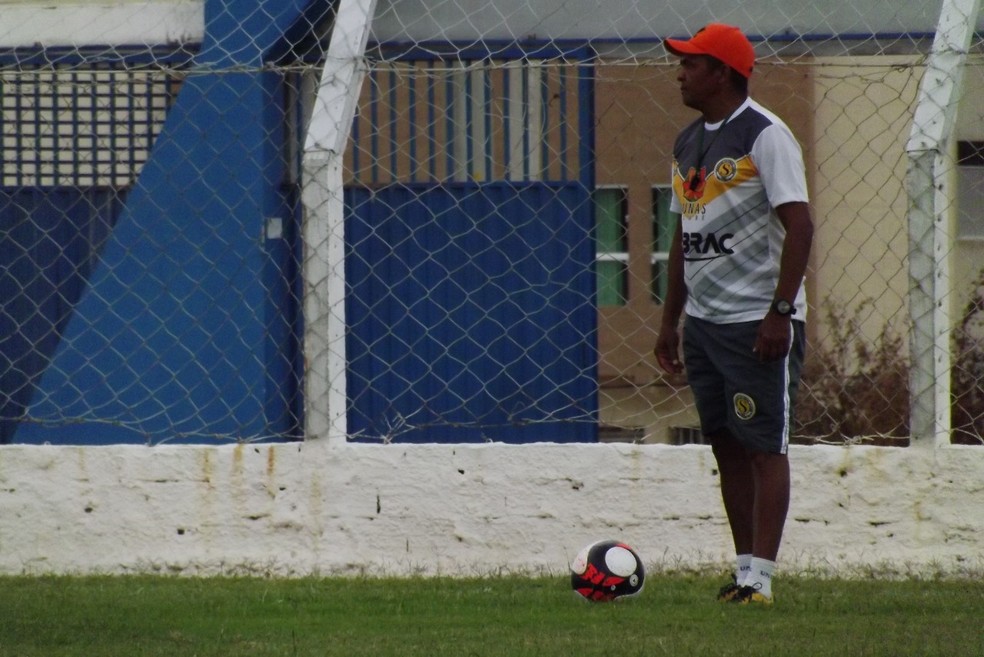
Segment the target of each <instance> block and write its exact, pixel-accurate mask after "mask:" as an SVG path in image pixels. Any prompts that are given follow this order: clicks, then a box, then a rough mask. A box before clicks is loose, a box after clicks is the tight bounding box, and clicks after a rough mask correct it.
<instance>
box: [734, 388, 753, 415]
mask: <svg viewBox="0 0 984 657" xmlns="http://www.w3.org/2000/svg"><path fill="white" fill-rule="evenodd" d="M734 403H735V415H737V416H738V419H739V420H751V419H752V418H753V417H755V400H754V399H752V398H751V397H749V396H748V395H746V394H745V393H743V392H739V393H736V394H735V396H734Z"/></svg>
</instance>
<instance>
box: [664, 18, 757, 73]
mask: <svg viewBox="0 0 984 657" xmlns="http://www.w3.org/2000/svg"><path fill="white" fill-rule="evenodd" d="M663 46H664V47H665V48H666V49H667V50H669V51H670V52H671V53H673V54H674V55H710V56H711V57H713V58H715V59H718V60H720V61H722V62H724V63H725V64H727V65H728V66H730V67H731V68H733V69H735V70H736V71H738V72H739V73H741V74H742V75H744V76H745V77H746V78H747V77H751V75H752V67H753V66H755V49H754V48H753V47H752V44H751V42H750V41H749V40H748V37H746V36H745V35H744V34H743V33H742V31H741V30H739V29H738V28H737V27H735V26H733V25H724V24H722V23H709V24H708V25H706V26H705V27H703V28H701V29H700V30H698V32H697V34H695V35H693V36H692V37H691V38H690V39H689V40H687V41H683V40H681V39H666V40H664V41H663Z"/></svg>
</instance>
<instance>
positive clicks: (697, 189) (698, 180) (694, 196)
mask: <svg viewBox="0 0 984 657" xmlns="http://www.w3.org/2000/svg"><path fill="white" fill-rule="evenodd" d="M706 185H707V170H706V169H705V168H704V167H701V168H700V171H698V170H697V169H696V168H694V167H690V170H689V171H688V172H687V178H686V183H684V185H683V197H684V198H685V199H687V200H688V201H699V200H700V199H701V198H702V197H703V196H704V187H705V186H706Z"/></svg>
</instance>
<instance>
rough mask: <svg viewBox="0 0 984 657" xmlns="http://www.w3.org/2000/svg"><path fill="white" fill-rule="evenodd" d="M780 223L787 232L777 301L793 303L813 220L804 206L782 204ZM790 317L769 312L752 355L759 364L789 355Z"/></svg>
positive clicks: (807, 255) (810, 241)
mask: <svg viewBox="0 0 984 657" xmlns="http://www.w3.org/2000/svg"><path fill="white" fill-rule="evenodd" d="M776 214H777V215H779V221H781V222H782V225H783V227H785V229H786V238H785V240H784V241H783V244H782V257H781V259H780V263H779V282H778V284H777V285H776V292H775V297H774V298H776V299H785V300H787V301H790V302H792V301H793V300H794V299H796V294H797V293H798V292H799V288H800V285H802V283H803V277H804V276H805V275H806V267H807V265H808V264H809V261H810V248H811V247H812V245H813V219H812V218H811V217H810V207H809V205H807V204H806V203H802V202H797V203H784V204H782V205H780V206H779V207H777V208H776ZM790 320H791V318H790V317H789V316H785V317H784V316H781V315H778V314H776V313H775V312H774V311H771V310H770V311H769V312H768V313H767V314H766V316H765V318H764V319H763V320H762V325H761V326H760V327H759V334H758V340H757V341H756V343H755V352H756V353H757V354H758V356H759V358H760V359H761V360H778V359H780V358H784V357H785V356H786V354H787V353H789V344H790V334H791V330H792V329H791V327H790Z"/></svg>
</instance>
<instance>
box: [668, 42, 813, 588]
mask: <svg viewBox="0 0 984 657" xmlns="http://www.w3.org/2000/svg"><path fill="white" fill-rule="evenodd" d="M664 45H665V47H666V49H667V50H668V51H670V52H671V53H673V54H674V55H677V56H679V57H680V58H681V60H680V73H679V75H678V76H677V80H678V81H679V83H680V93H681V95H682V98H683V103H684V105H686V106H687V107H690V108H693V109H695V110H697V111H698V112H700V113H701V116H700V117H699V118H698V119H697V120H696V121H695V122H694V123H692V124H691V125H689V126H688V127H686V128H685V129H684V130H683V131H682V132H681V133H680V135H679V136H678V137H677V141H676V144H675V146H674V148H673V200H672V202H671V207H670V209H671V211H672V212H674V213H677V214H679V217H680V218H679V221H678V222H677V228H676V236H675V237H674V240H673V244H672V246H671V248H670V260H669V290H668V292H667V295H666V301H665V304H664V307H663V318H662V323H661V327H660V332H659V337H658V338H657V341H656V347H655V349H654V352H655V354H656V358H657V360H658V361H659V365H660V367H662V368H663V369H664V370H666V371H667V372H670V373H679V372H682V371H683V370H684V363H685V366H686V372H687V379H688V382H689V384H690V387H691V390H692V391H693V394H694V400H695V403H696V406H697V412H698V415H699V416H700V423H701V431H702V432H703V433H704V435H705V436H707V438H708V440H709V441H710V443H711V446H712V449H713V452H714V456H715V458H716V459H717V463H718V471H719V472H720V476H721V495H722V498H723V501H724V508H725V512H726V513H727V516H728V522H729V524H730V527H731V534H732V538H733V539H734V545H735V551H736V554H737V566H736V571H735V579H734V582H733V583H730V584H728V585H727V586H725V587H724V588H722V589H721V592H720V593H719V595H718V598H719V599H720V600H723V601H728V602H737V603H745V604H747V603H762V604H771V603H772V601H773V596H772V573H773V570H774V568H775V562H776V556H777V554H778V551H779V544H780V542H781V540H782V532H783V527H784V525H785V521H786V512H787V510H788V508H789V461H788V458H787V447H788V443H789V431H790V424H791V422H792V405H793V400H794V397H795V393H796V387H797V385H798V383H799V375H800V370H801V368H802V363H803V352H804V348H805V335H804V319H805V316H806V298H805V291H804V288H803V278H804V275H805V272H806V267H807V262H808V260H809V255H810V247H811V244H812V241H813V221H812V219H811V218H810V211H809V206H808V196H807V189H806V175H805V171H804V165H803V155H802V151H801V149H800V147H799V144H798V143H797V142H796V139H795V138H794V137H793V135H792V133H791V132H790V130H789V128H788V127H786V125H785V124H784V123H783V122H782V121H781V120H780V119H779V118H778V117H777V116H776V115H774V114H773V113H772V112H770V111H768V110H767V109H765V108H764V107H762V106H761V105H759V104H758V103H757V102H755V101H754V100H752V99H751V98H749V96H748V78H749V77H750V76H751V74H752V68H753V66H754V64H755V51H754V49H753V48H752V45H751V43H750V42H749V41H748V39H747V38H746V37H745V35H744V34H742V32H741V31H740V30H739V29H738V28H736V27H732V26H729V25H722V24H718V23H712V24H710V25H708V26H706V27H705V28H703V29H702V30H700V31H699V32H697V34H695V35H694V36H693V37H692V38H691V39H689V40H676V39H667V40H666V41H665V42H664ZM684 312H685V313H686V318H685V322H684V327H683V361H682V362H681V359H680V333H679V324H680V318H681V315H683V314H684Z"/></svg>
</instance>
